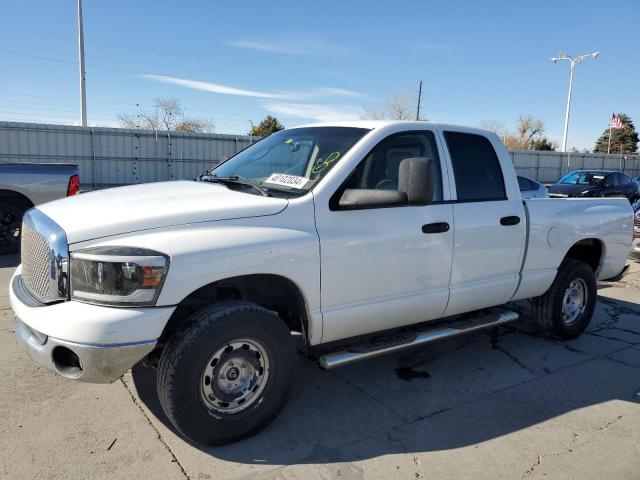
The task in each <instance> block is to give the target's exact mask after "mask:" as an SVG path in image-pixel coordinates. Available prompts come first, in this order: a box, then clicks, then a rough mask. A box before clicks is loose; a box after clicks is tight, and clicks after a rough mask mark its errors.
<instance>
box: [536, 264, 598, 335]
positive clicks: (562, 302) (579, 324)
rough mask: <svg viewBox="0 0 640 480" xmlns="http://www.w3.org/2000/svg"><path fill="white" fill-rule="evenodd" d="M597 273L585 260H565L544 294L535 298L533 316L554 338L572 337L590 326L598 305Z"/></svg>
mask: <svg viewBox="0 0 640 480" xmlns="http://www.w3.org/2000/svg"><path fill="white" fill-rule="evenodd" d="M596 296H597V288H596V277H595V273H594V272H593V270H592V269H591V267H589V265H587V264H586V263H584V262H580V261H578V260H572V259H567V260H565V261H563V262H562V264H561V265H560V268H559V269H558V273H557V275H556V278H555V280H554V281H553V283H552V284H551V287H549V290H547V291H546V292H545V293H544V295H541V296H540V297H536V298H534V299H532V304H533V318H534V319H535V321H536V323H537V324H538V326H539V327H540V328H541V329H542V330H543V331H544V332H545V333H546V334H547V335H550V336H552V337H556V338H560V339H562V340H571V339H574V338H576V337H578V336H579V335H580V334H581V333H582V332H584V330H585V329H586V328H587V326H588V325H589V322H590V321H591V316H592V315H593V310H594V309H595V305H596Z"/></svg>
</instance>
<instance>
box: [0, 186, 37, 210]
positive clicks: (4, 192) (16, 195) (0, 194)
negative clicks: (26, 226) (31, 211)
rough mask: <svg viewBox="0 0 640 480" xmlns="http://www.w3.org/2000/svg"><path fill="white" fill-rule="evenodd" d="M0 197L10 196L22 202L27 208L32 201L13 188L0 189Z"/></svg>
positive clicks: (30, 205) (31, 205)
mask: <svg viewBox="0 0 640 480" xmlns="http://www.w3.org/2000/svg"><path fill="white" fill-rule="evenodd" d="M0 198H11V199H15V200H18V201H19V202H20V203H22V204H24V205H25V206H26V207H27V208H31V207H33V206H34V205H33V202H32V201H31V200H29V198H28V197H27V196H26V195H23V194H22V193H20V192H16V191H13V190H2V189H0Z"/></svg>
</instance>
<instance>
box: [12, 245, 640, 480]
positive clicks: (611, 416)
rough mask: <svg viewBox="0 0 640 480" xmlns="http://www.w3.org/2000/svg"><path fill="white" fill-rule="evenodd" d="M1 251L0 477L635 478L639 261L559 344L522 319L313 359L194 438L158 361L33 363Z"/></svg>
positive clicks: (639, 405) (639, 449)
mask: <svg viewBox="0 0 640 480" xmlns="http://www.w3.org/2000/svg"><path fill="white" fill-rule="evenodd" d="M16 263H17V259H16V258H14V257H8V258H7V257H0V417H1V418H2V422H1V424H0V478H7V479H23V478H24V479H57V478H110V479H116V478H123V479H124V478H126V479H130V478H153V479H164V478H170V479H183V478H190V479H227V478H247V479H264V480H267V479H273V480H276V479H277V480H280V479H282V480H285V479H286V480H291V479H298V478H299V479H305V480H306V479H342V480H344V479H346V480H351V479H361V478H367V479H368V478H380V479H389V478H407V479H416V478H456V479H461V478H473V479H478V478H487V479H498V478H509V479H511V478H527V479H534V478H543V477H545V478H577V479H590V478H593V479H603V478H611V479H626V478H636V479H637V478H640V264H639V263H636V262H634V263H633V265H632V269H631V273H630V274H629V275H628V276H627V277H626V278H625V279H624V280H623V281H621V282H617V283H601V284H600V287H599V302H598V307H597V309H596V313H595V315H594V318H593V321H592V324H591V325H590V327H589V329H588V332H587V333H586V334H584V335H583V336H581V337H580V338H579V339H577V340H574V341H571V342H567V343H561V342H556V341H551V340H548V339H546V338H544V337H541V336H539V335H538V334H537V333H536V331H535V329H533V327H532V326H531V324H530V322H529V320H528V319H527V304H526V303H521V304H519V305H518V306H517V307H518V308H519V309H520V311H521V313H522V315H523V320H522V321H519V322H517V323H514V324H511V325H509V326H505V327H502V328H499V329H496V330H494V331H490V332H489V331H486V332H480V333H475V334H470V335H467V336H465V337H461V338H457V339H451V340H446V341H443V342H440V343H438V344H434V345H432V346H428V347H424V348H421V349H414V350H411V351H405V352H402V353H400V354H398V355H390V356H386V357H381V358H377V359H373V360H370V361H368V362H363V363H359V364H354V365H351V366H346V367H343V368H340V369H336V370H334V371H331V372H327V371H323V370H321V369H320V368H318V367H317V366H316V365H315V364H314V363H312V362H310V361H309V360H308V359H306V358H304V357H303V356H300V357H299V368H298V373H297V379H296V385H295V388H294V393H293V395H292V398H291V400H290V401H289V403H288V405H287V407H286V408H285V410H284V411H283V413H282V414H281V415H280V417H279V418H278V419H277V420H276V421H275V422H274V423H273V424H272V425H271V426H269V427H268V428H267V430H265V431H263V432H262V433H260V434H258V435H256V436H254V437H252V438H250V439H248V440H245V441H242V442H239V443H236V444H233V445H229V446H225V447H216V448H202V447H198V446H195V445H191V444H189V443H188V442H186V441H185V440H183V439H182V438H180V437H179V436H178V435H176V433H175V432H174V431H173V430H172V428H171V427H170V426H169V424H168V422H167V420H166V418H165V417H164V415H163V414H162V412H161V410H160V408H159V405H158V401H157V397H156V394H155V386H154V371H153V370H148V369H145V368H143V367H141V366H136V367H135V368H134V369H133V370H132V372H129V373H127V374H126V375H125V376H124V378H123V379H122V380H121V381H118V382H115V383H113V384H111V385H89V384H81V383H77V382H71V381H67V380H65V379H63V378H61V377H58V376H56V375H54V374H53V373H51V372H49V371H47V370H45V369H43V368H39V367H37V366H35V365H34V364H33V363H32V362H31V360H30V359H29V358H28V356H27V354H26V353H25V352H24V350H23V349H22V346H21V345H19V343H18V341H17V340H16V338H15V332H14V330H13V325H12V322H11V315H12V314H11V310H10V308H9V303H8V294H7V288H8V280H9V278H10V275H11V273H12V272H13V270H14V267H15V265H16Z"/></svg>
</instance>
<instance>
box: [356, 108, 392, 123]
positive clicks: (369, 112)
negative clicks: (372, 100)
mask: <svg viewBox="0 0 640 480" xmlns="http://www.w3.org/2000/svg"><path fill="white" fill-rule="evenodd" d="M364 111H365V114H364V115H362V116H361V117H360V118H361V119H363V120H384V119H385V116H386V115H385V112H384V109H382V108H380V107H372V106H368V107H364Z"/></svg>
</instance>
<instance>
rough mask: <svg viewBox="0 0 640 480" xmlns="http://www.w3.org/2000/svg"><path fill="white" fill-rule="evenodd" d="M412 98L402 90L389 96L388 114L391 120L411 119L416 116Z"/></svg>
mask: <svg viewBox="0 0 640 480" xmlns="http://www.w3.org/2000/svg"><path fill="white" fill-rule="evenodd" d="M413 103H414V99H413V98H412V97H411V93H409V92H408V91H406V90H404V91H402V92H399V93H396V94H394V95H392V96H391V98H389V115H390V117H391V118H392V119H393V120H413V119H414V118H415V116H416V114H415V111H416V110H415V107H414V106H413Z"/></svg>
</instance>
